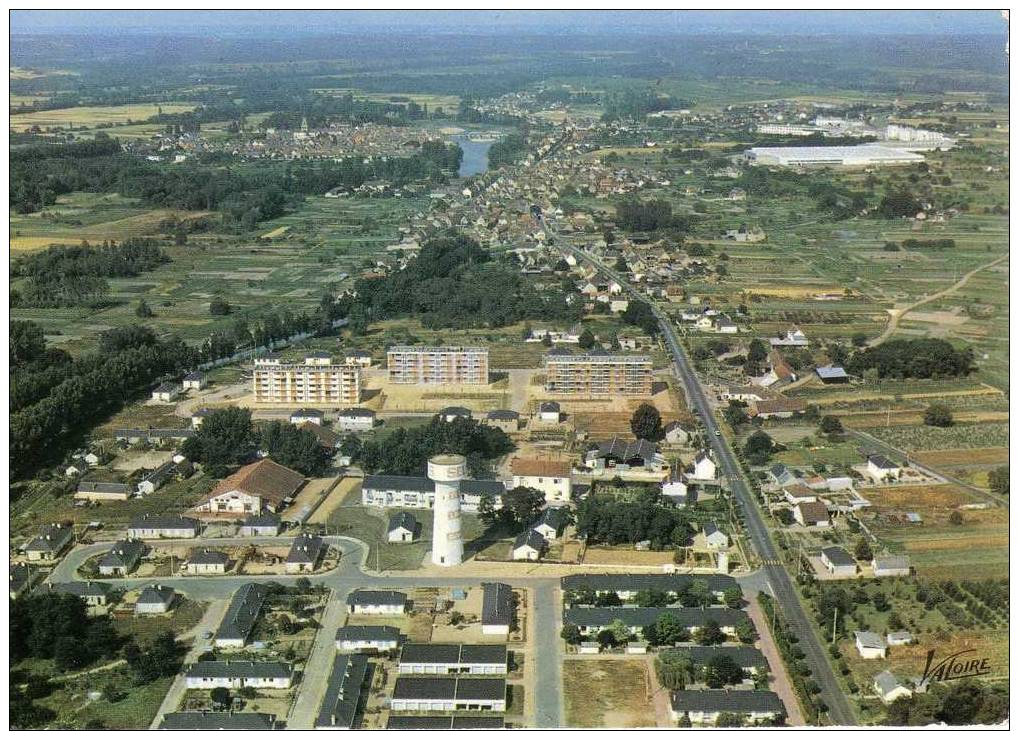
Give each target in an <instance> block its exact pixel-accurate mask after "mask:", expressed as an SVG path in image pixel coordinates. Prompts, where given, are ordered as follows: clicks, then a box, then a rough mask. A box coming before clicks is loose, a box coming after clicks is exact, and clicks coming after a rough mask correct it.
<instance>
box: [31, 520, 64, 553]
mask: <svg viewBox="0 0 1019 731" xmlns="http://www.w3.org/2000/svg"><path fill="white" fill-rule="evenodd" d="M72 531H73V528H72V526H71V524H70V523H66V524H57V523H53V524H51V525H48V526H46V527H45V528H43V529H42V530H41V531H40V533H39V535H37V536H36V537H35V538H33V539H32V540H31V541H29V543H28V545H27V546H25V550H27V551H55V550H57V549H58V548H60V546H61V545H63V544H64V543H65V542H66V541H67V539H68V538H69V537H70V536H71V535H72Z"/></svg>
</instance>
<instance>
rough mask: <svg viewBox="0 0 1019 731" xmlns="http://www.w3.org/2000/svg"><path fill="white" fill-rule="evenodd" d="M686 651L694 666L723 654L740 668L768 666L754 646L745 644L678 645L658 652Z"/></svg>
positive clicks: (762, 655) (666, 653) (667, 653)
mask: <svg viewBox="0 0 1019 731" xmlns="http://www.w3.org/2000/svg"><path fill="white" fill-rule="evenodd" d="M680 652H682V653H686V654H687V655H688V656H689V657H690V659H691V660H692V661H693V664H694V665H695V666H698V667H699V666H701V665H704V664H705V663H707V661H708V660H710V659H711V658H713V657H716V656H718V655H723V656H725V657H728V658H729V659H731V660H734V661H735V662H736V664H737V665H739V666H740V667H741V668H752V667H753V668H756V667H768V661H767V659H765V657H764V654H763V653H762V652H761V651H760V650H758V649H757V648H756V647H749V646H747V645H714V646H711V647H708V646H705V645H680V646H678V647H676V648H675V649H672V648H670V649H668V650H661V651H660V653H659V654H662V655H671V654H675V653H680Z"/></svg>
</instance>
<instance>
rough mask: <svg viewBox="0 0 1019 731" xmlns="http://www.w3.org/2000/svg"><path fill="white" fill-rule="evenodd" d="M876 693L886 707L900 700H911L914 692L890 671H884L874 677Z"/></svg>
mask: <svg viewBox="0 0 1019 731" xmlns="http://www.w3.org/2000/svg"><path fill="white" fill-rule="evenodd" d="M874 691H875V692H876V693H877V694H878V696H879V697H880V698H881V702H882V703H884V704H885V705H888V704H889V703H894V702H895V701H897V700H898V699H899V698H910V697H912V695H913V691H912V690H911V689H910V688H909V687H908V686H905V685H903V684H902V683H900V682H899V679H898V678H897V677H895V675H894V673H892V672H891V671H890V670H882V671H881V672H880V673H878V674H877V675H875V676H874Z"/></svg>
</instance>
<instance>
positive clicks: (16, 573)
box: [10, 563, 36, 593]
mask: <svg viewBox="0 0 1019 731" xmlns="http://www.w3.org/2000/svg"><path fill="white" fill-rule="evenodd" d="M35 573H36V571H35V569H34V568H33V567H32V566H30V565H28V564H27V563H12V564H11V573H10V580H11V591H12V592H14V593H17V592H19V591H21V590H22V589H23V588H24V587H25V586H26V585H28V583H29V582H30V581H31V580H32V577H33V576H34V575H35Z"/></svg>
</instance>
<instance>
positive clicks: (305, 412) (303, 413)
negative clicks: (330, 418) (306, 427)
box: [290, 409, 325, 419]
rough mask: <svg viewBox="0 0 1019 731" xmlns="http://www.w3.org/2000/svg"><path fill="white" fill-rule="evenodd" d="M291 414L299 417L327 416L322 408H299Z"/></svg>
mask: <svg viewBox="0 0 1019 731" xmlns="http://www.w3.org/2000/svg"><path fill="white" fill-rule="evenodd" d="M290 415H291V416H297V417H310V416H317V417H318V418H320V419H321V418H322V417H323V416H325V412H324V411H322V410H321V409H298V410H297V411H294V412H292V413H291V414H290Z"/></svg>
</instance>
